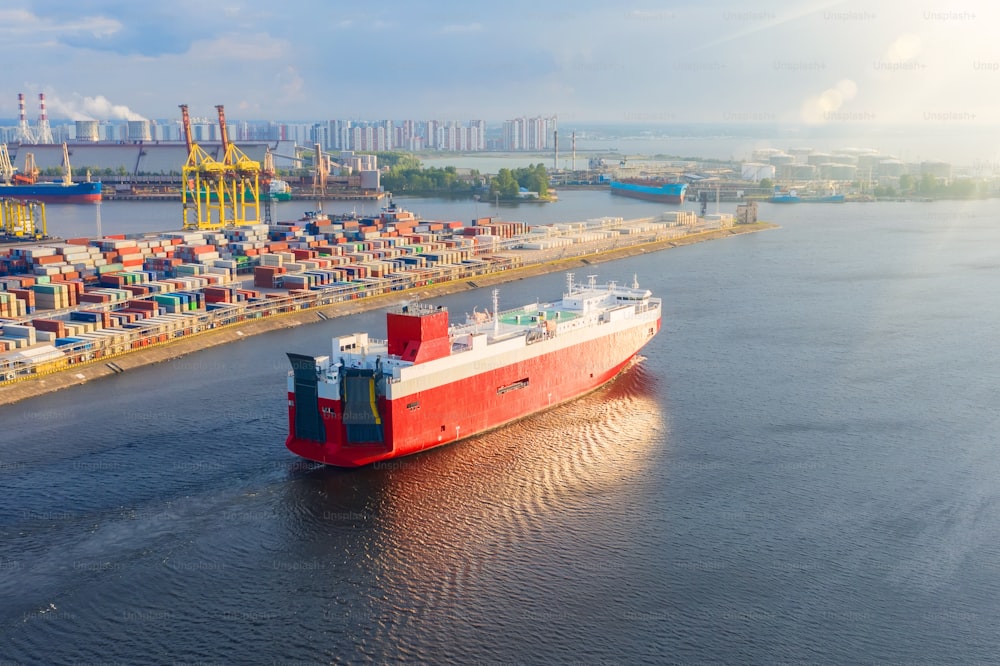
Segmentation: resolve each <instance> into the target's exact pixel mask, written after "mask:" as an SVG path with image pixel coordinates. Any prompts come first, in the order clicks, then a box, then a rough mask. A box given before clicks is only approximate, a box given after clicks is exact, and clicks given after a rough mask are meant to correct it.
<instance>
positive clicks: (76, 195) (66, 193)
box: [0, 183, 101, 203]
mask: <svg viewBox="0 0 1000 666" xmlns="http://www.w3.org/2000/svg"><path fill="white" fill-rule="evenodd" d="M0 199H20V200H23V201H29V200H30V201H42V202H44V203H96V202H98V201H100V200H101V184H100V183H73V184H72V185H64V184H63V183H14V184H12V185H6V184H4V183H0Z"/></svg>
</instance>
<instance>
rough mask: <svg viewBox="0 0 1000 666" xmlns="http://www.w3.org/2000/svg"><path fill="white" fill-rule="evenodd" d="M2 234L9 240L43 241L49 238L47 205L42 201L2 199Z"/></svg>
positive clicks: (0, 208) (0, 230) (0, 209)
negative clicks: (31, 239) (46, 215)
mask: <svg viewBox="0 0 1000 666" xmlns="http://www.w3.org/2000/svg"><path fill="white" fill-rule="evenodd" d="M0 217H2V221H3V227H2V229H0V232H2V234H3V235H4V236H6V237H8V238H22V239H29V238H33V239H36V240H38V239H42V238H46V237H47V236H48V229H47V225H46V222H45V204H44V203H42V202H40V201H21V200H18V199H0Z"/></svg>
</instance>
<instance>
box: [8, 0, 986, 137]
mask: <svg viewBox="0 0 1000 666" xmlns="http://www.w3.org/2000/svg"><path fill="white" fill-rule="evenodd" d="M11 4H13V6H14V7H16V8H6V9H0V39H2V41H3V43H4V45H5V47H6V48H5V52H6V53H7V62H8V65H9V66H8V67H5V68H3V69H2V70H0V81H2V85H0V89H2V90H4V91H6V92H5V93H4V95H3V97H2V99H0V117H9V118H12V117H16V112H17V108H16V107H17V93H18V92H24V93H25V94H26V96H27V104H28V116H29V119H31V120H32V121H34V120H35V119H36V118H37V95H38V93H39V92H44V93H45V94H46V97H47V99H48V106H49V115H50V117H51V118H53V119H59V118H66V119H74V120H76V119H84V118H96V119H105V118H123V117H133V118H139V117H143V118H173V117H176V116H177V115H178V112H177V105H178V104H180V103H187V104H188V105H189V106H190V108H191V110H192V113H193V114H195V115H203V116H211V115H212V114H213V113H214V106H215V105H216V104H225V106H226V113H227V115H228V116H229V117H230V118H232V119H282V120H323V119H329V118H395V119H399V118H417V119H420V118H446V119H456V120H467V119H471V118H481V119H484V120H487V121H489V122H493V121H499V120H503V119H505V118H511V117H515V116H520V115H529V116H530V115H557V116H558V117H559V119H560V125H563V124H571V123H574V122H583V121H604V122H614V123H618V122H626V121H633V122H638V123H663V122H751V123H753V122H778V123H807V124H813V125H843V126H850V125H851V124H855V125H858V126H866V125H867V126H872V125H875V124H890V125H897V124H914V125H915V126H917V127H930V126H934V127H935V128H937V129H940V128H941V127H947V126H948V125H949V124H961V125H962V126H963V127H966V128H967V127H969V126H976V125H982V126H984V127H986V126H989V125H992V124H994V123H995V121H996V120H997V118H998V116H1000V99H998V91H1000V41H998V40H997V39H996V34H997V32H998V31H1000V9H997V8H996V6H995V5H993V4H990V3H987V2H985V0H970V1H969V2H946V1H942V2H919V1H917V2H904V1H902V0H883V1H878V2H867V3H865V2H831V1H824V0H821V1H818V2H813V1H811V0H804V2H803V1H798V2H787V1H781V2H756V3H738V2H736V1H735V0H726V1H721V0H702V1H700V2H697V3H695V2H684V3H678V2H629V1H628V0H625V2H624V3H615V2H609V1H607V0H603V1H601V2H594V1H590V0H583V1H579V0H578V1H575V2H564V1H561V0H559V1H553V0H546V1H545V2H527V1H525V0H506V1H505V2H482V3H480V2H475V3H471V2H452V1H450V0H446V1H443V2H433V3H420V2H402V1H399V0H383V1H382V2H379V3H361V2H349V3H348V2H340V1H334V0H285V1H284V2H268V3H264V2H249V1H247V0H208V1H205V0H202V1H201V2H195V1H193V0H172V1H171V2H170V3H146V2H135V1H134V0H133V1H129V2H125V1H120V0H93V1H81V0H75V1H72V2H70V1H65V0H52V1H44V2H42V1H38V2H32V1H30V0H29V1H21V2H17V3H16V4H14V3H11Z"/></svg>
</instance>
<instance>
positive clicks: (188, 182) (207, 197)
mask: <svg viewBox="0 0 1000 666" xmlns="http://www.w3.org/2000/svg"><path fill="white" fill-rule="evenodd" d="M180 107H181V122H182V124H183V127H184V139H185V141H186V142H187V151H188V158H187V162H185V163H184V168H183V169H182V171H181V173H182V174H183V179H184V182H183V184H182V185H183V186H182V187H181V202H182V203H183V206H184V229H185V230H190V229H220V228H222V227H224V226H226V190H225V170H226V167H225V165H224V164H223V163H222V162H219V161H217V160H215V159H214V158H213V157H212V156H211V155H209V154H208V153H206V152H205V151H204V149H202V147H201V146H199V145H198V144H196V143H195V142H194V139H193V138H192V136H191V116H190V115H188V107H187V104H181V105H180ZM192 209H193V210H194V212H195V213H196V218H195V221H194V222H191V221H190V220H189V219H188V217H189V213H190V212H191V211H192Z"/></svg>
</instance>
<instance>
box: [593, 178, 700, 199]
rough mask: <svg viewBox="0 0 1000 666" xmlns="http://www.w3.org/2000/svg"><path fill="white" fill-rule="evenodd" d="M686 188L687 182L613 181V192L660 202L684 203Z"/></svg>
mask: <svg viewBox="0 0 1000 666" xmlns="http://www.w3.org/2000/svg"><path fill="white" fill-rule="evenodd" d="M686 190H687V183H677V182H673V181H665V180H643V179H628V180H624V179H623V180H613V181H611V194H618V195H621V196H623V197H632V198H633V199H645V200H647V201H656V202H659V203H670V204H680V203H684V192H685V191H686Z"/></svg>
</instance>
